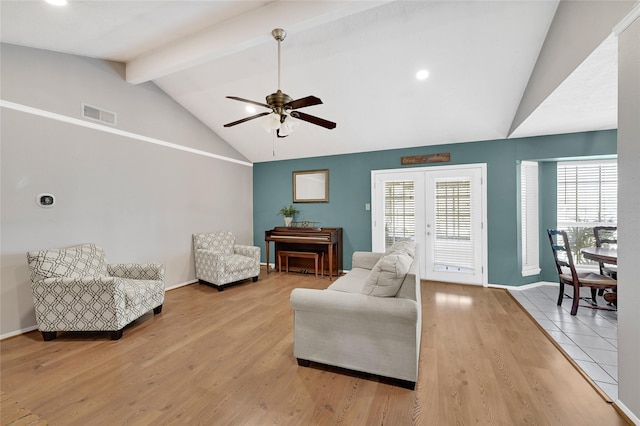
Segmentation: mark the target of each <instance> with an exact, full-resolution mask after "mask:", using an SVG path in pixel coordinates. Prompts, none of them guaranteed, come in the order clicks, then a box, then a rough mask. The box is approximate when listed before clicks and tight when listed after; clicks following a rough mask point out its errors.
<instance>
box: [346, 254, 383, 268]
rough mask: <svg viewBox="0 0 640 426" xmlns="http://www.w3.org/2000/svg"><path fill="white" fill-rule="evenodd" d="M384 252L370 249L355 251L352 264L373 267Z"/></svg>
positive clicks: (358, 266) (354, 266) (355, 266)
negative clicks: (373, 251) (369, 250)
mask: <svg viewBox="0 0 640 426" xmlns="http://www.w3.org/2000/svg"><path fill="white" fill-rule="evenodd" d="M382 256H384V253H372V252H368V251H356V252H353V257H352V259H351V266H352V267H353V268H362V269H373V267H374V266H375V265H376V263H377V262H378V260H380V258H381V257H382Z"/></svg>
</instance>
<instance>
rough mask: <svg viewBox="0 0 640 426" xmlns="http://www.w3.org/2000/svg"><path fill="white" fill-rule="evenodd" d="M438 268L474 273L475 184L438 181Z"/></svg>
mask: <svg viewBox="0 0 640 426" xmlns="http://www.w3.org/2000/svg"><path fill="white" fill-rule="evenodd" d="M434 189H435V230H434V231H435V246H434V256H435V266H436V268H438V269H444V270H447V269H450V268H453V269H454V270H456V271H460V272H463V271H473V270H474V269H475V262H474V258H475V256H474V244H473V241H472V232H471V223H472V222H471V221H472V217H471V202H472V200H471V181H470V180H468V179H460V178H452V179H438V180H436V181H435V188H434Z"/></svg>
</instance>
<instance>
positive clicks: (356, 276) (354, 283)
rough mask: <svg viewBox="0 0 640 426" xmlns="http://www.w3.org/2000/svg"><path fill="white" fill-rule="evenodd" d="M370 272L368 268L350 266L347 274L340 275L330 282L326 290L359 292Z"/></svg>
mask: <svg viewBox="0 0 640 426" xmlns="http://www.w3.org/2000/svg"><path fill="white" fill-rule="evenodd" d="M370 272H371V271H370V270H368V269H363V268H352V269H351V270H350V271H349V273H348V274H347V275H343V276H341V277H340V278H338V279H337V280H336V281H335V282H334V283H333V284H331V285H330V286H329V288H328V290H333V291H341V292H343V293H356V294H360V293H362V289H363V288H364V283H365V281H366V280H367V277H368V276H369V273H370Z"/></svg>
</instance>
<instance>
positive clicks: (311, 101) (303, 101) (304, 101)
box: [283, 96, 322, 109]
mask: <svg viewBox="0 0 640 426" xmlns="http://www.w3.org/2000/svg"><path fill="white" fill-rule="evenodd" d="M321 103H322V101H321V100H320V98H316V97H315V96H307V97H306V98H300V99H296V100H295V101H291V102H287V103H286V104H284V105H283V106H284V107H285V108H291V109H298V108H304V107H308V106H313V105H320V104H321Z"/></svg>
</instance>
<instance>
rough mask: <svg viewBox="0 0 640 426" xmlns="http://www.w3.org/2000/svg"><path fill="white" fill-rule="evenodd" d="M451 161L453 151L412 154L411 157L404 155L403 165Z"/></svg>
mask: <svg viewBox="0 0 640 426" xmlns="http://www.w3.org/2000/svg"><path fill="white" fill-rule="evenodd" d="M449 161H451V153H449V152H444V153H442V154H429V155H412V156H410V157H402V165H403V166H406V165H408V164H424V163H448V162H449Z"/></svg>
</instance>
